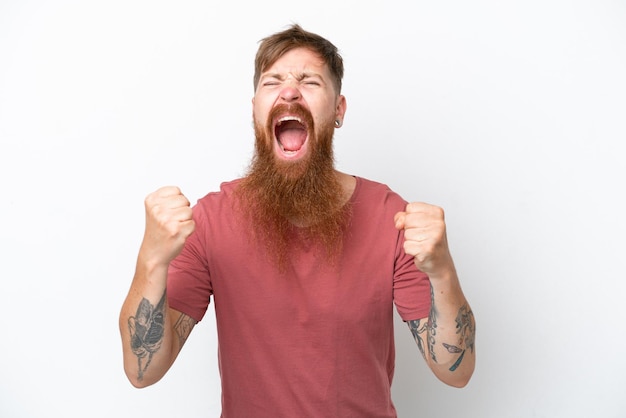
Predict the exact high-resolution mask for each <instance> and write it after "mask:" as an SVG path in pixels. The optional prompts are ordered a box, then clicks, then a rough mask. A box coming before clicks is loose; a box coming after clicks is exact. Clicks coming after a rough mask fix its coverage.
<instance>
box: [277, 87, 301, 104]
mask: <svg viewBox="0 0 626 418" xmlns="http://www.w3.org/2000/svg"><path fill="white" fill-rule="evenodd" d="M301 97H302V95H301V94H300V90H298V88H297V87H296V86H295V85H294V84H293V83H286V84H285V86H284V87H283V89H282V90H281V91H280V99H281V100H283V101H285V102H287V103H292V102H297V101H298V100H300V98H301Z"/></svg>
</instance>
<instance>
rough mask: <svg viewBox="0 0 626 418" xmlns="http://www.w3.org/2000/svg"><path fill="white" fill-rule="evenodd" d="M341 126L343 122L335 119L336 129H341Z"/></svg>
mask: <svg viewBox="0 0 626 418" xmlns="http://www.w3.org/2000/svg"><path fill="white" fill-rule="evenodd" d="M340 126H341V121H340V120H339V119H335V127H336V128H339V127H340Z"/></svg>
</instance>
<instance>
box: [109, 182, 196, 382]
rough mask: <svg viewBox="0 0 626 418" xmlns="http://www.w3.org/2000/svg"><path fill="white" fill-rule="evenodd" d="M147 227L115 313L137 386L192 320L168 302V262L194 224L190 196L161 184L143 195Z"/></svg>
mask: <svg viewBox="0 0 626 418" xmlns="http://www.w3.org/2000/svg"><path fill="white" fill-rule="evenodd" d="M145 208H146V229H145V234H144V238H143V241H142V243H141V248H140V250H139V255H138V257H137V266H136V269H135V276H134V278H133V282H132V284H131V287H130V289H129V291H128V295H127V296H126V299H125V301H124V304H123V305H122V310H121V312H120V317H119V326H120V333H121V338H122V351H123V355H124V371H125V372H126V375H127V377H128V379H129V380H130V382H131V383H132V384H133V385H134V386H136V387H145V386H149V385H151V384H153V383H155V382H157V381H158V380H160V379H161V378H162V377H163V376H164V375H165V373H166V372H167V370H168V369H169V368H170V366H171V365H172V363H173V362H174V360H175V359H176V356H177V355H178V353H179V352H180V350H181V348H182V346H183V344H184V342H185V340H186V339H187V337H188V336H189V334H190V333H191V330H192V329H193V327H194V325H195V320H193V319H192V318H190V317H189V316H187V315H185V314H183V313H181V312H178V311H176V310H174V309H171V308H169V306H168V303H167V293H166V283H167V271H168V267H169V263H170V262H171V261H172V260H173V259H174V258H175V257H176V256H177V255H178V254H179V253H180V251H181V250H182V248H183V246H184V244H185V240H186V239H187V237H189V235H191V233H193V231H194V228H195V224H194V222H193V220H192V212H191V208H190V205H189V201H188V200H187V198H185V196H183V195H182V193H181V192H180V190H179V189H178V188H177V187H164V188H161V189H159V190H157V191H156V192H154V193H152V194H150V195H148V197H146V200H145Z"/></svg>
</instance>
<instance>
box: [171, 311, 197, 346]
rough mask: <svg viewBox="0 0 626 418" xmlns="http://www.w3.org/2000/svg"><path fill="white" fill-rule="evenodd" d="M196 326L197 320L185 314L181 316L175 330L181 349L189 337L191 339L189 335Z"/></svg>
mask: <svg viewBox="0 0 626 418" xmlns="http://www.w3.org/2000/svg"><path fill="white" fill-rule="evenodd" d="M195 325H196V320H195V319H193V318H191V317H189V316H187V315H185V314H181V315H180V316H179V317H178V319H177V320H176V323H175V324H174V330H175V331H176V335H178V343H179V347H182V346H183V345H185V341H187V337H189V334H190V333H191V330H192V329H193V327H194V326H195Z"/></svg>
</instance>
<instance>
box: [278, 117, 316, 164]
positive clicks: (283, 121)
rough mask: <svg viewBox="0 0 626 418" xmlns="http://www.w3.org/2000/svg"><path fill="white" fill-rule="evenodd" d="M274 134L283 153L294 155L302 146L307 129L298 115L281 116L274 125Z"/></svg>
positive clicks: (304, 142)
mask: <svg viewBox="0 0 626 418" xmlns="http://www.w3.org/2000/svg"><path fill="white" fill-rule="evenodd" d="M274 136H275V137H276V141H277V142H278V146H279V148H280V150H281V151H282V152H283V154H284V155H286V156H295V155H296V154H298V152H299V151H301V150H302V149H303V148H304V145H305V144H306V141H307V138H308V131H307V127H306V125H305V123H304V122H303V121H302V119H300V118H299V117H297V116H283V117H281V118H280V119H278V120H277V121H276V123H275V125H274Z"/></svg>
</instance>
